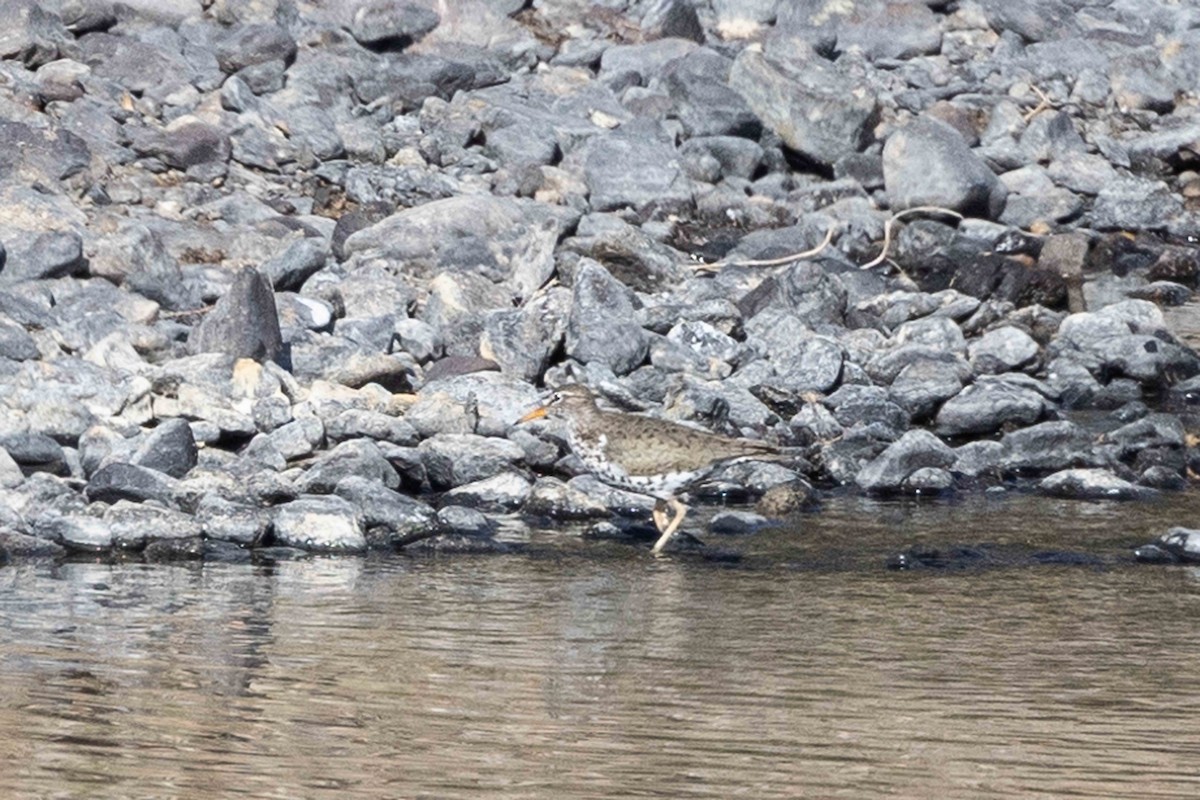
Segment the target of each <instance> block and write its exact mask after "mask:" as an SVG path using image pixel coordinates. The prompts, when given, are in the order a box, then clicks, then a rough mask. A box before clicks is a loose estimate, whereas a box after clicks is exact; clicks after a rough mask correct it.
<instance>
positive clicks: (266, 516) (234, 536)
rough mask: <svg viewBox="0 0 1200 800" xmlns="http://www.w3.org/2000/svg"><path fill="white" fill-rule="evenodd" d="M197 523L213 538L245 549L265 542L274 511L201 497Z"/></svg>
mask: <svg viewBox="0 0 1200 800" xmlns="http://www.w3.org/2000/svg"><path fill="white" fill-rule="evenodd" d="M196 520H197V522H199V524H200V527H201V530H202V531H203V533H204V535H205V536H207V537H208V538H209V539H216V540H218V541H222V542H232V543H234V544H238V545H242V546H244V547H251V546H254V545H257V544H259V543H261V542H262V541H263V540H264V539H265V538H266V536H267V533H268V532H269V531H270V529H271V512H269V511H267V510H266V509H262V508H255V507H253V506H249V505H245V504H242V503H234V502H230V501H229V500H226V499H224V498H222V497H219V496H217V495H214V494H207V495H204V497H203V498H201V500H200V503H199V505H198V506H197V508H196Z"/></svg>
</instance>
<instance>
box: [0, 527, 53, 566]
mask: <svg viewBox="0 0 1200 800" xmlns="http://www.w3.org/2000/svg"><path fill="white" fill-rule="evenodd" d="M66 552H67V551H66V548H64V547H63V546H62V545H61V544H59V543H58V542H54V541H51V540H49V539H43V538H41V537H39V536H30V535H28V534H25V533H18V532H16V531H6V530H0V564H7V563H13V562H20V561H29V560H31V559H42V558H60V557H62V556H63V555H66Z"/></svg>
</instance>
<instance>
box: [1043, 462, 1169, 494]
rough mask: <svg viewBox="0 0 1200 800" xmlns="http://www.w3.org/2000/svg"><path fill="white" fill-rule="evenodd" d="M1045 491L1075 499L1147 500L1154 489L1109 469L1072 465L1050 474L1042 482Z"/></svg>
mask: <svg viewBox="0 0 1200 800" xmlns="http://www.w3.org/2000/svg"><path fill="white" fill-rule="evenodd" d="M1038 489H1039V491H1041V492H1042V493H1043V494H1048V495H1050V496H1052V497H1065V498H1069V499H1073V500H1146V499H1149V498H1151V497H1154V496H1155V495H1156V494H1157V492H1155V491H1154V490H1153V489H1149V488H1146V487H1144V486H1138V485H1137V484H1134V483H1130V482H1129V481H1127V480H1124V479H1122V478H1118V477H1117V476H1116V475H1114V474H1113V473H1112V472H1110V471H1108V470H1106V469H1068V470H1063V471H1061V472H1056V473H1054V474H1053V475H1049V476H1047V477H1046V478H1044V479H1043V480H1042V482H1041V483H1039V484H1038Z"/></svg>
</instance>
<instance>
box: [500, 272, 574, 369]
mask: <svg viewBox="0 0 1200 800" xmlns="http://www.w3.org/2000/svg"><path fill="white" fill-rule="evenodd" d="M569 304H570V293H568V292H567V291H565V290H562V289H555V290H551V291H549V292H547V293H545V294H543V295H541V296H539V297H534V298H533V299H531V300H530V301H529V302H528V303H527V304H525V305H523V306H522V307H521V308H518V309H513V310H511V311H509V310H503V311H494V312H492V313H490V314H488V315H487V317H486V318H485V319H484V322H483V335H482V336H481V338H480V340H479V352H480V355H482V356H483V357H484V358H488V359H491V360H492V361H495V362H496V363H497V364H499V365H500V369H501V370H502V371H503V372H506V373H509V374H512V375H516V376H519V377H521V378H523V379H524V380H527V381H529V382H531V383H536V382H538V380H539V379H540V378H541V377H542V375H543V374H544V373H545V371H546V368H547V367H549V366H550V359H551V356H552V355H553V354H554V352H555V351H556V350H557V349H558V348H559V347H561V346H562V343H563V337H564V336H565V335H566V329H567V324H566V323H567V311H568V308H569Z"/></svg>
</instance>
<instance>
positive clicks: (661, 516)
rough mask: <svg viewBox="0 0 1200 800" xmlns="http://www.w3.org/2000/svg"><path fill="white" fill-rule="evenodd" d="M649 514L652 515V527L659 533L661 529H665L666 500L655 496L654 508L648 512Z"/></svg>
mask: <svg viewBox="0 0 1200 800" xmlns="http://www.w3.org/2000/svg"><path fill="white" fill-rule="evenodd" d="M650 514H651V516H652V517H654V527H655V528H656V529H657V530H658V532H659V533H660V534H661V533H662V532H663V531H665V530H666V529H667V522H668V520H667V504H666V501H664V500H659V499H657V498H656V499H655V500H654V510H653V511H652V512H650Z"/></svg>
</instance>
